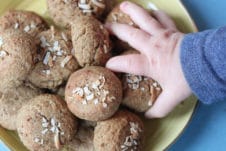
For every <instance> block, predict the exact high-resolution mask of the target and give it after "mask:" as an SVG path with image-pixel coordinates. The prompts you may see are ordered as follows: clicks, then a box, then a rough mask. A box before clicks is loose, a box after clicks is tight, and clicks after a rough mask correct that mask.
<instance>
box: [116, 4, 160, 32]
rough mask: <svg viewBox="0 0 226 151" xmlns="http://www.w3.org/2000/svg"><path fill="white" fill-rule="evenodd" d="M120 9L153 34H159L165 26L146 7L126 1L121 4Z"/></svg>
mask: <svg viewBox="0 0 226 151" xmlns="http://www.w3.org/2000/svg"><path fill="white" fill-rule="evenodd" d="M120 9H121V10H122V11H123V12H124V13H125V14H127V15H129V16H130V18H131V19H132V20H133V21H134V22H135V23H136V24H137V25H138V26H139V27H140V28H141V29H142V30H144V31H146V32H147V33H149V34H151V35H155V34H158V33H159V31H161V30H162V29H163V26H162V25H161V24H160V23H159V22H158V21H157V20H156V19H155V18H154V17H152V16H151V15H150V14H149V13H148V12H147V11H146V10H145V9H144V8H142V7H140V6H138V5H136V4H134V3H131V2H128V1H125V2H122V4H121V5H120Z"/></svg>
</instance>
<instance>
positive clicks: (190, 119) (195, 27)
mask: <svg viewBox="0 0 226 151" xmlns="http://www.w3.org/2000/svg"><path fill="white" fill-rule="evenodd" d="M176 1H177V3H178V4H179V5H180V7H181V8H182V9H183V10H184V13H185V15H186V16H188V19H189V22H190V23H191V25H192V28H193V30H194V31H193V32H198V28H197V25H196V24H195V21H194V20H193V18H192V17H191V15H190V13H189V12H188V10H187V8H186V7H185V5H184V4H183V2H182V1H181V0H176ZM194 101H196V102H195V103H194V107H193V108H192V114H191V116H190V117H189V119H188V121H187V123H186V124H185V125H184V127H183V129H182V130H181V132H180V133H179V134H178V136H177V137H175V138H174V140H173V141H172V142H171V143H170V144H169V145H168V146H166V147H165V148H164V150H168V149H169V148H170V147H171V146H172V145H173V144H175V142H176V141H177V140H178V139H179V138H180V137H181V135H182V134H183V132H184V131H185V129H186V128H187V127H188V125H189V123H190V122H191V121H192V119H193V117H194V115H195V110H196V109H197V106H198V99H197V98H196V97H195V100H194ZM2 129H4V128H2ZM5 132H6V130H5V129H4V132H3V133H5ZM9 135H10V134H9ZM0 140H1V141H2V143H4V145H5V146H6V147H7V148H8V149H10V150H12V151H16V148H15V147H16V146H15V145H12V144H9V143H8V141H5V139H4V138H2V137H1V138H0Z"/></svg>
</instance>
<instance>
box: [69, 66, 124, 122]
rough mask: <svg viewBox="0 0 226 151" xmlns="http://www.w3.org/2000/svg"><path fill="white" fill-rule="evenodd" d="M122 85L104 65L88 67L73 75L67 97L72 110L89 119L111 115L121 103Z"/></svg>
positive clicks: (96, 119) (93, 119)
mask: <svg viewBox="0 0 226 151" xmlns="http://www.w3.org/2000/svg"><path fill="white" fill-rule="evenodd" d="M121 97H122V86H121V82H120V81H119V79H118V78H117V77H116V76H115V75H114V74H113V73H112V72H111V71H110V70H108V69H106V68H103V67H95V66H92V67H87V68H84V69H81V70H79V71H77V72H75V73H73V74H72V75H71V77H70V78H69V80H68V83H67V86H66V91H65V98H66V101H67V105H68V107H69V109H70V110H71V112H72V113H73V114H75V115H76V116H77V117H79V118H81V119H85V120H89V121H100V120H105V119H107V118H109V117H111V116H112V115H113V114H114V113H115V112H116V111H117V109H118V107H119V105H120V103H121Z"/></svg>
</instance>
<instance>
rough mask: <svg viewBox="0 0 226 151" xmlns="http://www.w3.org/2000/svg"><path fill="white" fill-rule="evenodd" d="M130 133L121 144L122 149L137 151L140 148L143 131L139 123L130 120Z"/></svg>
mask: <svg viewBox="0 0 226 151" xmlns="http://www.w3.org/2000/svg"><path fill="white" fill-rule="evenodd" d="M129 124H130V135H129V136H127V137H126V139H125V142H124V143H123V145H121V151H131V150H133V151H135V150H137V149H138V145H139V139H140V136H139V135H140V133H141V132H142V130H141V128H140V127H139V124H138V123H134V122H130V123H129Z"/></svg>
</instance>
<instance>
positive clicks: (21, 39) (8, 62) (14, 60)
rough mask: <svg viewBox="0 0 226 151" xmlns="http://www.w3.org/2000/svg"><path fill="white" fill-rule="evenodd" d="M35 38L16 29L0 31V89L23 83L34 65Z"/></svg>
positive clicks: (5, 89) (4, 89) (2, 90)
mask: <svg viewBox="0 0 226 151" xmlns="http://www.w3.org/2000/svg"><path fill="white" fill-rule="evenodd" d="M35 50H36V46H35V44H34V43H33V39H32V38H31V37H30V36H29V35H27V34H24V33H22V32H21V31H15V30H10V29H8V30H4V31H0V73H1V74H0V79H1V83H0V91H1V92H4V91H7V90H8V89H11V88H15V87H17V86H19V85H21V84H22V83H23V82H24V81H25V79H26V78H27V75H28V74H29V72H30V71H31V69H32V68H33V66H34V62H33V53H32V51H35Z"/></svg>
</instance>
